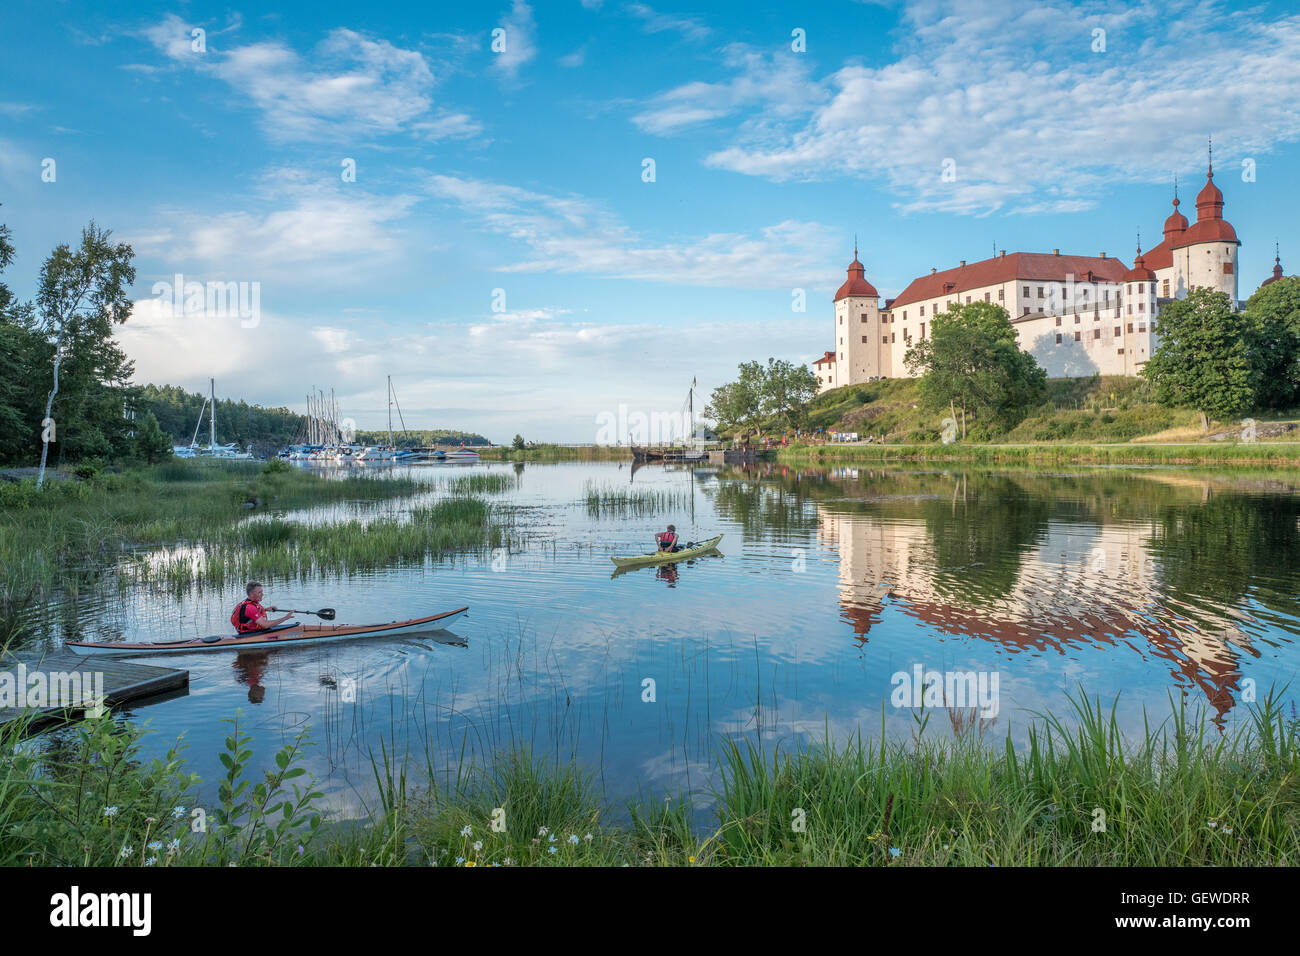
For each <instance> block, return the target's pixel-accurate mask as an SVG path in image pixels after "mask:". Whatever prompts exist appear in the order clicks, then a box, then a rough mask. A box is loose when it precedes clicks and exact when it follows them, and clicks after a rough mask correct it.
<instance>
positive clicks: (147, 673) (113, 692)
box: [0, 651, 190, 726]
mask: <svg viewBox="0 0 1300 956" xmlns="http://www.w3.org/2000/svg"><path fill="white" fill-rule="evenodd" d="M35 674H42V675H44V680H45V683H46V685H47V687H49V688H50V689H51V690H53V689H56V688H58V687H63V688H65V689H66V688H68V687H70V686H71V687H78V688H84V691H82V694H83V699H84V698H88V697H91V696H92V694H95V695H97V694H98V693H100V691H101V689H102V692H103V696H104V703H105V704H106V705H108V706H112V705H114V704H125V703H127V702H128V701H132V700H139V699H141V698H144V697H153V696H155V695H157V694H165V693H167V692H168V691H178V690H179V691H182V692H183V691H185V690H186V689H188V687H189V683H190V672H189V671H186V670H177V669H176V668H174V667H156V666H154V665H152V664H137V663H135V662H134V661H121V660H114V659H113V658H105V657H89V656H86V655H83V654H73V653H72V652H71V651H55V652H50V653H45V654H42V653H39V652H31V651H16V652H15V651H8V652H6V653H4V654H3V655H0V691H4V696H5V697H6V698H9V699H14V696H13V695H16V694H22V693H23V692H24V690H25V687H29V686H31V684H32V677H33V675H35ZM20 678H25V679H26V680H25V683H24V681H21V680H20ZM9 699H6V700H5V701H4V702H5V703H9ZM87 702H89V701H87ZM84 710H85V708H84V707H82V706H76V705H75V704H74V706H66V702H65V703H64V704H59V703H55V704H50V703H48V702H47V703H46V705H45V706H40V707H19V706H0V726H4V725H5V724H8V723H9V722H10V721H13V720H16V719H17V718H18V717H20V716H22V715H23V714H25V713H35V715H36V716H35V718H34V719H33V721H32V726H41V725H44V724H47V723H50V722H51V721H61V720H66V719H68V718H70V717H76V716H80V715H81V714H82V713H84Z"/></svg>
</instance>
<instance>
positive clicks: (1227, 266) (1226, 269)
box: [1223, 262, 1232, 276]
mask: <svg viewBox="0 0 1300 956" xmlns="http://www.w3.org/2000/svg"><path fill="white" fill-rule="evenodd" d="M1223 274H1224V275H1225V276H1230V275H1232V263H1231V262H1225V263H1224V264H1223Z"/></svg>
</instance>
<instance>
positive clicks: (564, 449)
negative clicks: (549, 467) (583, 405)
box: [478, 444, 632, 461]
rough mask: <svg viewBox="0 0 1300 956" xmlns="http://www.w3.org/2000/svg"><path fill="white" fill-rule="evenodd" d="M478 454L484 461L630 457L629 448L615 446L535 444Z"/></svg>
mask: <svg viewBox="0 0 1300 956" xmlns="http://www.w3.org/2000/svg"><path fill="white" fill-rule="evenodd" d="M478 453H479V458H481V459H483V460H485V461H625V460H628V459H630V458H631V457H632V450H631V449H630V448H626V447H620V446H616V445H582V446H576V447H575V446H571V445H552V444H537V445H534V446H533V447H532V448H521V449H515V448H510V447H504V446H503V447H501V448H480V449H479V450H478Z"/></svg>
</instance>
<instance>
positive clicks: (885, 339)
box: [880, 335, 889, 345]
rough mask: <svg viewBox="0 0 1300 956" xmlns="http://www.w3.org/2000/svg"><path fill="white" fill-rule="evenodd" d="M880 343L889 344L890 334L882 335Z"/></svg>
mask: <svg viewBox="0 0 1300 956" xmlns="http://www.w3.org/2000/svg"><path fill="white" fill-rule="evenodd" d="M880 344H881V345H888V344H889V336H888V335H882V336H881V337H880Z"/></svg>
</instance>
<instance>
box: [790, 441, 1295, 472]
mask: <svg viewBox="0 0 1300 956" xmlns="http://www.w3.org/2000/svg"><path fill="white" fill-rule="evenodd" d="M777 458H778V460H779V461H783V462H787V463H790V464H799V463H806V462H812V463H819V462H824V463H837V462H839V463H851V462H856V461H863V462H866V461H871V462H877V461H973V462H987V463H1000V464H1016V463H1033V464H1075V465H1120V464H1165V465H1187V464H1198V463H1211V462H1215V463H1223V464H1240V465H1271V466H1286V467H1295V466H1298V465H1300V444H1296V443H1289V444H1267V443H1247V442H1239V443H1234V442H1215V443H1213V444H1167V445H1166V444H1149V445H1142V444H1088V445H1080V444H1020V445H1012V444H983V443H975V442H954V443H952V444H950V445H942V444H934V445H926V444H886V445H835V444H826V445H798V444H795V445H791V446H790V447H789V448H783V449H781V450H780V451H779V452H778V453H777Z"/></svg>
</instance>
